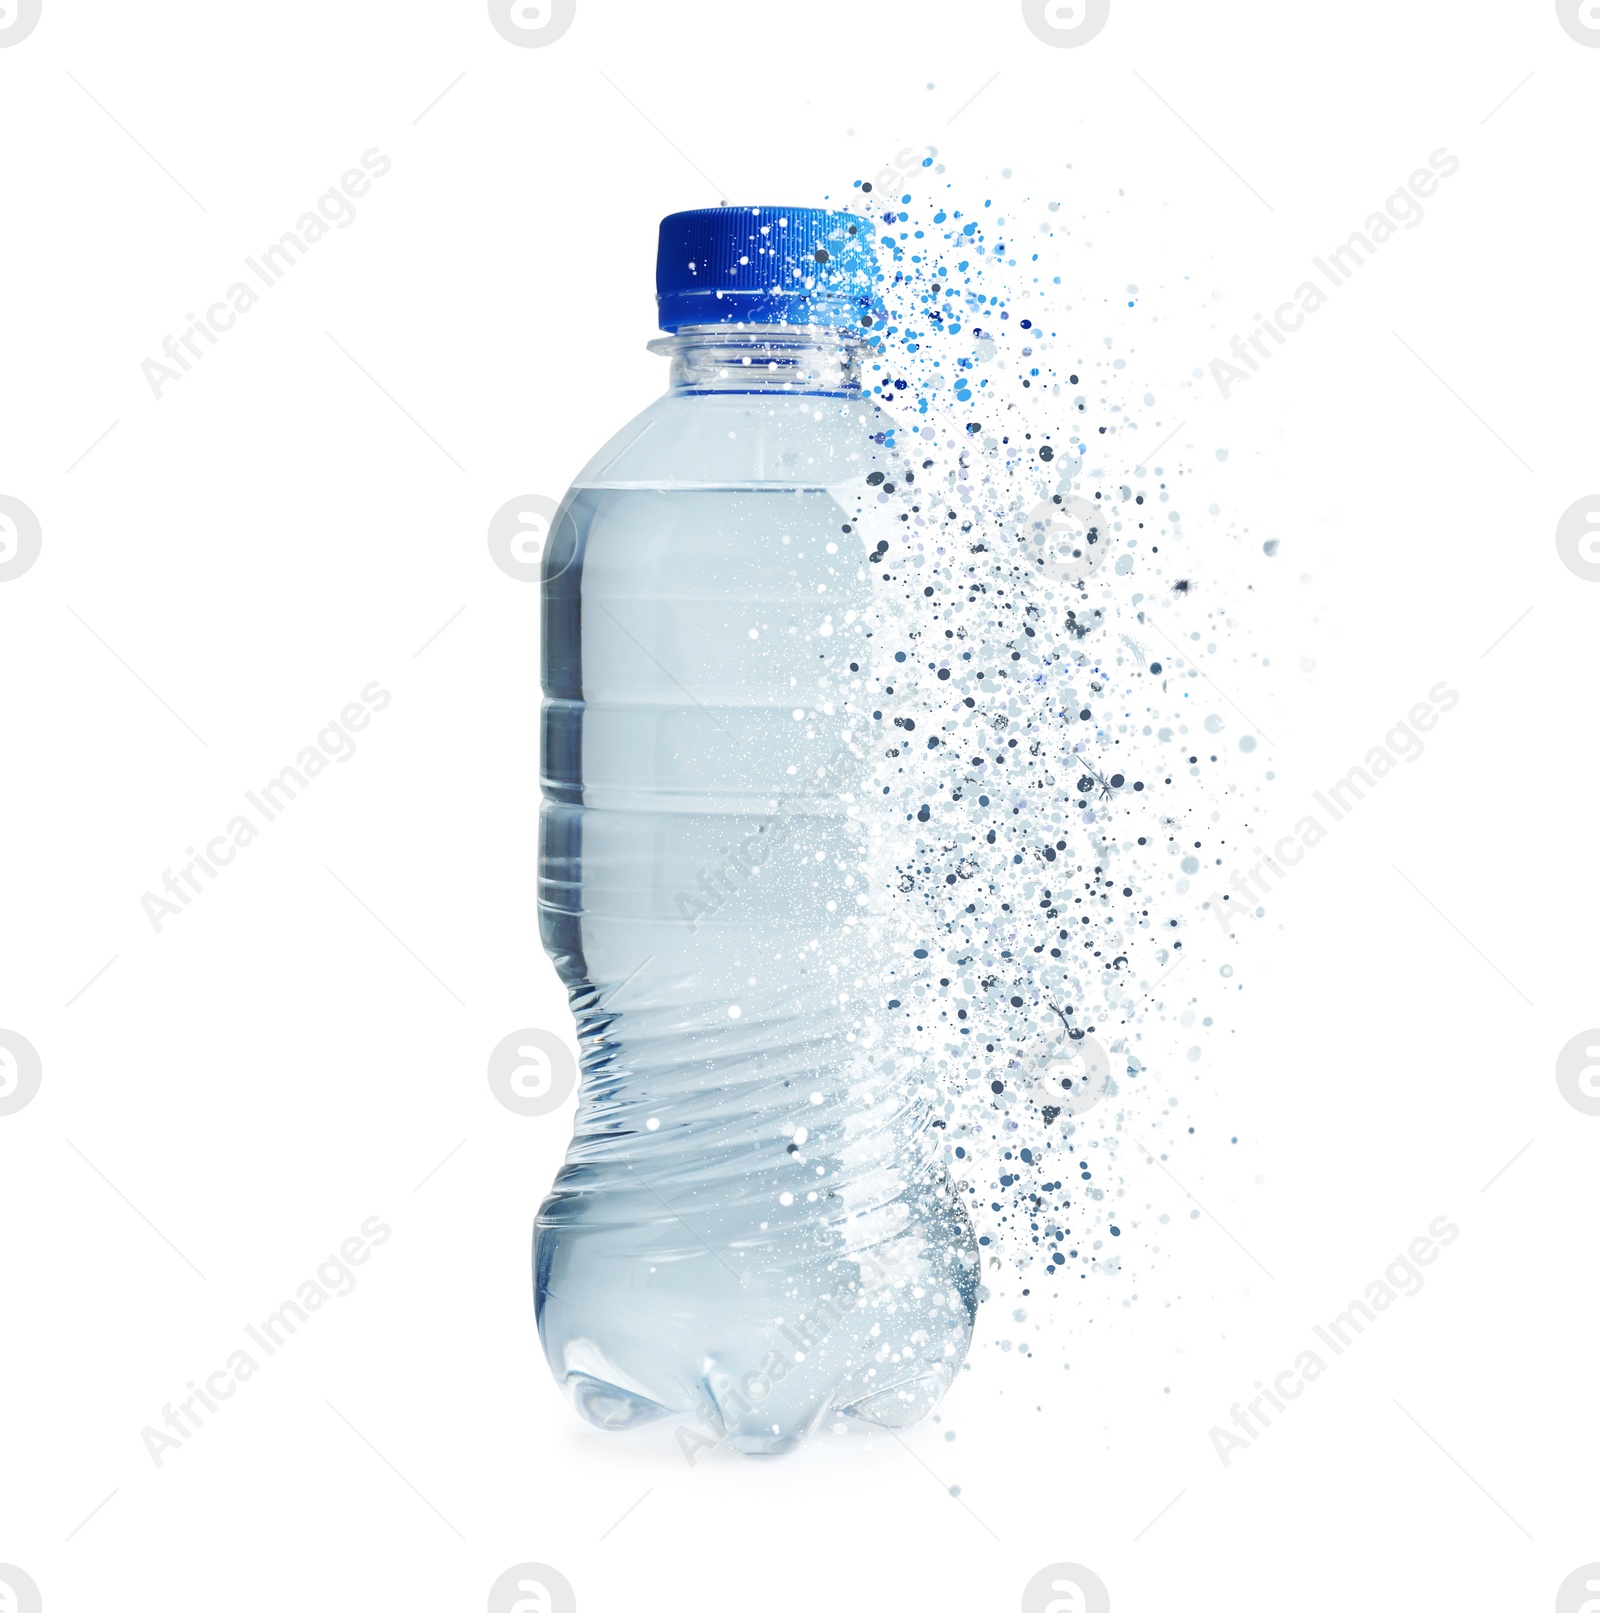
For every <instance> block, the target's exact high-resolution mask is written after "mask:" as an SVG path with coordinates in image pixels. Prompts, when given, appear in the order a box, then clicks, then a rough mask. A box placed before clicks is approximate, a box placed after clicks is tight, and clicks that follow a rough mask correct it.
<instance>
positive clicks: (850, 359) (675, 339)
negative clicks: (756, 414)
mask: <svg viewBox="0 0 1600 1613" xmlns="http://www.w3.org/2000/svg"><path fill="white" fill-rule="evenodd" d="M862 347H863V343H862V342H861V340H860V339H859V338H858V337H856V336H854V335H852V334H850V333H849V332H848V331H841V330H835V329H832V328H829V327H826V326H819V325H691V326H688V327H687V328H685V329H683V330H680V331H679V332H678V333H677V334H676V335H674V336H661V337H658V338H657V339H656V340H655V341H653V342H651V343H650V351H651V352H652V353H662V354H665V355H666V356H667V357H669V358H670V359H671V360H672V374H671V377H670V379H669V381H668V386H669V387H670V389H671V390H672V391H673V392H683V393H694V392H791V393H804V394H816V395H818V396H823V397H841V396H850V395H853V394H859V393H860V391H861V353H862Z"/></svg>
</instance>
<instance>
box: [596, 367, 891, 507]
mask: <svg viewBox="0 0 1600 1613" xmlns="http://www.w3.org/2000/svg"><path fill="white" fill-rule="evenodd" d="M894 425H895V423H894V422H893V420H892V419H891V418H890V417H889V416H888V415H886V414H885V413H884V411H883V410H882V409H880V408H879V406H878V405H877V403H876V402H874V401H873V400H872V399H871V398H867V397H863V396H862V395H861V394H859V393H857V394H854V395H851V396H826V395H821V394H815V393H778V392H726V391H718V392H699V393H696V392H669V393H668V394H667V395H666V396H665V397H662V398H658V399H657V400H656V401H655V402H654V403H652V404H651V405H650V406H649V408H647V409H645V410H644V411H643V412H642V413H641V414H639V415H636V416H635V417H634V419H632V420H630V421H629V422H628V424H627V425H626V426H624V427H623V428H622V429H621V430H620V431H619V432H617V433H616V435H615V436H613V437H612V438H611V440H610V441H609V442H607V443H606V444H605V445H604V447H602V448H601V449H600V451H599V452H598V453H596V454H595V456H594V457H593V458H592V459H591V460H590V461H589V463H588V464H587V465H585V466H584V468H583V469H582V470H581V471H580V472H579V473H578V476H577V478H576V479H575V480H574V482H573V489H574V490H575V491H576V490H577V489H580V488H584V487H686V486H687V487H694V486H699V487H709V486H715V487H726V486H730V485H732V486H765V485H770V486H778V487H796V486H809V487H833V486H837V485H839V484H840V483H844V482H849V481H853V480H855V479H857V478H859V477H861V476H863V475H865V474H866V473H867V472H868V471H869V470H870V469H871V468H872V466H873V464H874V463H875V462H876V461H877V460H878V459H879V458H880V457H882V456H883V455H884V453H885V449H884V446H883V444H882V443H881V442H880V441H878V440H877V439H878V438H880V437H882V436H884V435H886V434H887V433H888V432H890V431H892V430H893V429H894Z"/></svg>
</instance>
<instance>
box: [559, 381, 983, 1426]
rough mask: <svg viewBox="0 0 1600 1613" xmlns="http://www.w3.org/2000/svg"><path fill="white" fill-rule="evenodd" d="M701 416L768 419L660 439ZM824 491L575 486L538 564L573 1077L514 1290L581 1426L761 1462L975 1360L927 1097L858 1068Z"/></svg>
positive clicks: (860, 941) (843, 739)
mask: <svg viewBox="0 0 1600 1613" xmlns="http://www.w3.org/2000/svg"><path fill="white" fill-rule="evenodd" d="M799 401H800V400H793V399H785V400H781V403H782V406H783V408H782V411H781V412H782V413H783V415H784V418H785V419H787V420H788V421H789V424H790V427H791V428H792V429H790V431H789V435H787V436H785V437H783V438H782V441H784V442H787V443H788V444H789V450H790V451H789V452H788V453H787V454H786V455H784V456H782V457H786V458H788V459H789V460H795V459H796V457H797V454H798V457H799V459H800V462H801V463H802V464H803V463H805V462H806V461H814V460H815V459H816V458H817V457H818V455H819V454H821V453H823V452H824V450H823V449H820V448H818V446H817V444H816V443H811V444H810V448H809V451H806V452H800V451H799V450H796V449H795V447H794V445H795V443H796V442H800V444H801V447H802V448H805V447H806V442H805V430H809V429H811V426H810V421H811V414H810V412H809V405H808V409H807V412H806V413H805V414H804V415H803V416H802V415H801V414H800V413H799V412H798V411H797V410H796V409H794V408H793V407H792V406H793V405H794V404H796V403H798V402H799ZM713 406H715V407H720V408H722V409H724V410H732V411H735V412H736V413H738V414H739V416H740V418H742V419H743V420H744V421H745V422H746V423H747V424H748V422H749V420H750V417H751V416H752V415H764V416H767V417H773V416H774V414H775V411H774V410H773V409H769V408H768V407H767V406H766V405H765V403H764V402H763V403H755V402H752V401H751V400H748V399H740V400H728V399H679V400H676V401H675V402H673V403H672V404H671V406H670V412H669V413H668V414H667V416H666V426H667V431H666V433H665V435H666V436H667V437H668V438H669V439H671V440H674V441H678V440H681V434H682V432H683V430H684V429H685V427H684V416H683V411H684V410H685V409H688V408H691V407H699V408H701V409H702V410H703V411H704V412H705V414H707V415H709V414H710V413H713V412H714V408H713ZM662 408H663V409H664V410H666V409H667V408H668V405H667V403H666V400H664V403H663V406H662ZM838 412H839V411H838V410H837V408H836V407H835V413H838ZM815 418H816V419H817V420H821V419H822V414H821V413H820V412H819V413H817V414H816V416H815ZM797 422H798V423H797ZM767 428H768V437H769V438H770V437H771V418H768V419H767ZM830 429H835V428H832V427H830ZM796 431H798V432H799V433H800V436H799V437H796V436H795V434H794V433H795V432H796ZM646 435H648V433H647V434H646ZM661 435H662V433H661V432H659V431H658V432H657V436H658V438H659V437H660V436H661ZM709 435H710V436H712V437H715V438H717V439H719V440H721V441H724V442H725V440H726V439H731V438H733V437H734V435H735V433H734V431H733V430H731V429H730V430H728V431H727V432H726V433H723V432H721V431H720V430H716V431H712V432H710V433H709ZM747 435H748V434H747ZM813 435H815V433H814V432H813ZM635 441H637V439H635ZM718 452H721V453H723V457H724V458H726V453H725V450H718ZM639 457H640V456H639V455H638V454H636V455H635V458H636V459H637V458H639ZM852 457H853V456H852ZM623 459H624V460H625V459H626V454H624V455H623ZM597 463H598V462H597ZM612 464H613V468H615V466H616V464H617V458H616V456H615V455H613V456H612ZM844 469H845V468H844V467H842V466H830V467H828V468H827V471H826V474H827V475H828V476H829V478H830V482H829V485H828V486H821V485H815V486H808V485H803V482H798V481H797V482H789V483H785V482H773V481H771V480H768V479H754V478H752V479H750V480H748V481H747V482H745V483H744V485H739V484H738V483H737V482H734V481H733V480H732V479H730V478H723V480H722V481H721V484H720V485H714V486H708V485H705V484H703V483H702V484H699V485H694V484H690V485H685V483H684V482H682V481H681V480H680V481H673V482H667V481H665V480H664V479H661V478H659V477H658V478H656V479H655V481H654V485H651V484H650V483H649V482H645V483H641V481H639V480H638V479H632V478H629V479H624V478H622V477H613V478H610V479H609V480H610V485H600V484H597V483H595V482H593V481H591V482H590V483H589V484H588V485H583V484H580V485H579V486H578V487H577V488H575V489H574V490H573V492H572V493H571V494H569V495H568V499H567V501H566V503H565V504H564V505H563V508H562V511H561V514H560V515H559V516H558V517H557V519H556V522H555V525H554V528H553V531H552V535H551V540H550V546H549V548H548V550H547V553H546V559H545V591H544V695H545V699H544V717H543V723H544V729H543V736H542V757H543V762H542V766H543V790H544V803H543V807H542V812H541V828H540V834H541V841H540V848H541V861H540V921H541V932H542V936H543V939H544V943H545V946H546V949H547V951H548V952H549V953H550V954H551V956H552V958H553V959H554V961H555V963H556V967H557V969H558V971H559V972H560V974H561V977H562V979H563V981H564V982H565V983H566V985H567V987H568V989H569V992H570V994H571V998H572V1004H573V1009H574V1012H575V1014H576V1016H577V1020H578V1027H579V1037H580V1043H581V1046H582V1048H583V1071H584V1074H583V1084H582V1088H581V1093H580V1102H579V1111H578V1117H577V1123H576V1129H575V1135H574V1137H573V1140H572V1144H571V1147H570V1149H569V1152H568V1155H567V1161H566V1164H565V1166H564V1167H563V1169H562V1170H561V1172H560V1174H559V1176H558V1177H557V1179H556V1182H555V1185H554V1188H553V1190H552V1192H551V1194H550V1196H549V1198H548V1199H547V1200H546V1201H545V1203H544V1205H543V1207H542V1208H541V1210H540V1212H539V1216H538V1221H537V1226H536V1231H535V1245H534V1266H535V1291H536V1304H537V1314H538V1324H539V1335H540V1339H541V1341H542V1343H543V1346H544V1350H545V1354H546V1357H547V1358H548V1360H549V1362H550V1366H551V1368H552V1370H553V1371H554V1373H555V1375H556V1378H557V1380H558V1381H559V1382H560V1383H561V1384H562V1385H563V1387H564V1388H565V1390H566V1392H567V1394H568V1396H569V1398H570V1399H571V1401H572V1403H573V1405H574V1406H575V1407H576V1408H577V1410H578V1411H579V1412H580V1413H581V1414H582V1415H583V1416H584V1417H586V1418H587V1419H588V1420H589V1421H590V1422H591V1423H594V1424H596V1425H598V1426H600V1427H603V1428H614V1429H615V1428H628V1427H633V1426H636V1425H639V1424H641V1423H645V1422H649V1421H651V1420H653V1419H655V1418H658V1417H662V1416H666V1415H669V1414H686V1415H687V1416H689V1417H691V1418H694V1419H696V1420H697V1423H698V1428H699V1434H698V1436H697V1437H704V1438H707V1439H717V1440H721V1439H724V1438H725V1439H726V1440H727V1441H728V1442H729V1443H731V1444H732V1446H733V1447H734V1448H736V1449H739V1450H744V1451H751V1452H774V1451H782V1450H787V1449H790V1448H792V1447H793V1446H794V1445H795V1444H796V1443H798V1442H799V1441H800V1440H801V1439H802V1438H804V1436H805V1435H806V1434H807V1433H808V1432H809V1431H810V1430H811V1429H813V1428H814V1427H816V1426H817V1424H818V1423H819V1422H820V1421H821V1420H822V1419H823V1418H825V1417H828V1416H829V1414H830V1413H831V1412H848V1413H851V1414H854V1415H856V1416H860V1417H865V1418H867V1419H869V1420H871V1421H874V1422H877V1423H882V1424H887V1425H890V1426H897V1427H898V1426H903V1425H905V1424H908V1423H910V1422H913V1421H915V1420H916V1419H917V1418H919V1417H921V1416H922V1415H924V1414H925V1413H926V1412H927V1411H928V1410H929V1409H930V1408H931V1407H932V1406H933V1405H934V1404H935V1403H936V1402H937V1400H938V1399H939V1397H940V1396H941V1395H942V1394H943V1393H944V1391H945V1389H946V1388H947V1387H948V1386H949V1383H950V1381H951V1379H952V1376H953V1374H954V1372H955V1371H956V1370H957V1369H958V1368H959V1366H960V1363H961V1361H962V1359H963V1357H964V1355H965V1353H966V1349H967V1345H968V1342H969V1339H970V1336H971V1332H972V1324H973V1314H974V1307H975V1303H976V1298H975V1296H976V1286H977V1279H978V1263H977V1249H976V1245H975V1243H974V1239H973V1234H972V1230H971V1227H970V1224H969V1222H968V1220H967V1218H966V1215H965V1212H964V1210H963V1209H962V1208H961V1206H960V1204H959V1202H958V1200H957V1199H956V1197H955V1195H954V1194H953V1193H952V1191H951V1189H950V1185H949V1183H948V1181H947V1180H946V1178H945V1175H944V1172H943V1168H942V1166H941V1165H940V1164H939V1163H938V1158H937V1153H938V1151H937V1147H936V1139H938V1138H939V1137H940V1135H941V1133H940V1132H938V1131H937V1130H936V1129H934V1128H933V1115H932V1111H931V1107H930V1097H931V1094H929V1093H928V1092H927V1091H926V1089H925V1088H924V1089H922V1091H921V1094H920V1095H918V1091H917V1084H916V1082H915V1081H912V1082H910V1083H909V1084H908V1083H907V1082H906V1080H905V1079H904V1072H903V1071H902V1072H901V1074H900V1075H899V1076H898V1077H896V1076H891V1075H888V1074H886V1073H885V1071H886V1069H887V1067H888V1064H889V1063H890V1062H891V1061H890V1059H888V1058H886V1057H885V1053H886V1051H887V1052H888V1053H889V1054H891V1055H892V1053H893V1050H892V1049H888V1050H885V1048H884V1047H883V1046H882V1044H881V1042H880V1043H879V1044H877V1045H876V1046H875V1047H873V1048H872V1051H871V1052H870V1053H869V1052H868V1047H869V1046H870V1045H871V1044H872V1035H871V1031H870V1022H871V1021H872V1020H873V1018H874V1017H875V1016H876V1015H877V1013H878V1012H879V1010H880V1009H881V1003H880V1001H879V999H878V995H877V994H876V993H875V992H874V991H873V990H872V988H871V986H870V982H869V984H868V985H867V986H866V988H865V989H863V988H862V987H861V985H860V982H862V981H863V980H864V979H866V978H867V977H866V976H864V975H863V972H862V971H863V966H864V963H866V962H869V961H870V957H869V955H870V952H871V949H872V945H873V940H872V937H873V930H872V925H873V922H874V917H875V915H879V916H881V913H882V910H883V906H884V904H885V903H886V902H888V901H889V900H891V899H892V897H891V895H890V892H889V887H888V882H887V881H886V879H885V877H884V875H885V868H884V866H883V865H882V859H881V858H875V857H874V856H873V855H872V853H873V848H874V844H875V835H876V834H877V833H878V832H880V831H879V829H878V828H875V827H874V824H873V809H872V795H873V793H874V791H875V789H876V787H875V786H874V784H873V781H872V771H873V762H874V757H875V756H876V755H877V754H878V753H879V752H881V750H882V748H883V743H884V741H883V737H882V729H883V726H884V725H883V724H874V722H873V721H872V709H873V687H874V686H873V684H872V681H871V678H870V673H869V666H870V655H869V652H870V649H871V643H870V639H869V636H868V630H869V627H870V620H871V604H872V600H871V587H872V584H871V581H870V579H869V576H868V574H867V571H866V569H865V566H864V556H865V551H864V549H863V546H862V540H861V538H860V536H859V533H857V534H854V535H852V534H845V533H842V532H841V526H842V524H843V523H844V521H845V520H846V519H847V516H846V515H845V512H844V509H843V506H842V504H841V502H840V496H836V493H835V492H834V491H830V487H834V488H842V487H848V488H849V496H850V497H852V498H853V497H854V491H855V488H856V487H857V486H858V485H859V481H858V478H859V476H860V474H861V468H860V467H853V468H851V470H850V471H849V474H848V478H847V479H846V477H845V475H844ZM835 476H837V477H840V480H838V481H833V480H831V478H833V477H835ZM619 484H621V485H619ZM841 496H842V495H841ZM852 662H855V663H856V664H857V667H858V669H859V670H857V671H855V672H852V671H851V669H850V667H851V663H852ZM874 730H876V731H875V732H874ZM691 1426H694V1425H691Z"/></svg>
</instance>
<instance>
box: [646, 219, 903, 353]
mask: <svg viewBox="0 0 1600 1613" xmlns="http://www.w3.org/2000/svg"><path fill="white" fill-rule="evenodd" d="M872 237H873V228H872V224H871V222H870V221H869V220H867V219H864V218H857V217H856V216H855V215H854V214H853V213H839V212H833V211H831V210H829V209H828V208H823V207H702V208H697V209H695V210H694V211H693V212H688V213H672V214H669V215H668V216H667V217H666V218H664V219H662V221H661V246H660V251H659V252H658V253H657V256H656V302H657V304H658V305H659V308H660V316H661V328H662V330H666V331H677V330H681V329H682V328H683V327H684V326H685V325H727V324H747V325H831V326H852V325H853V326H855V327H856V328H857V329H860V330H866V329H869V328H871V327H873V326H875V325H876V324H877V323H878V314H877V312H876V310H875V307H874V303H875V297H876V288H877V279H878V264H877V259H876V258H875V257H874V256H873V251H872Z"/></svg>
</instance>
